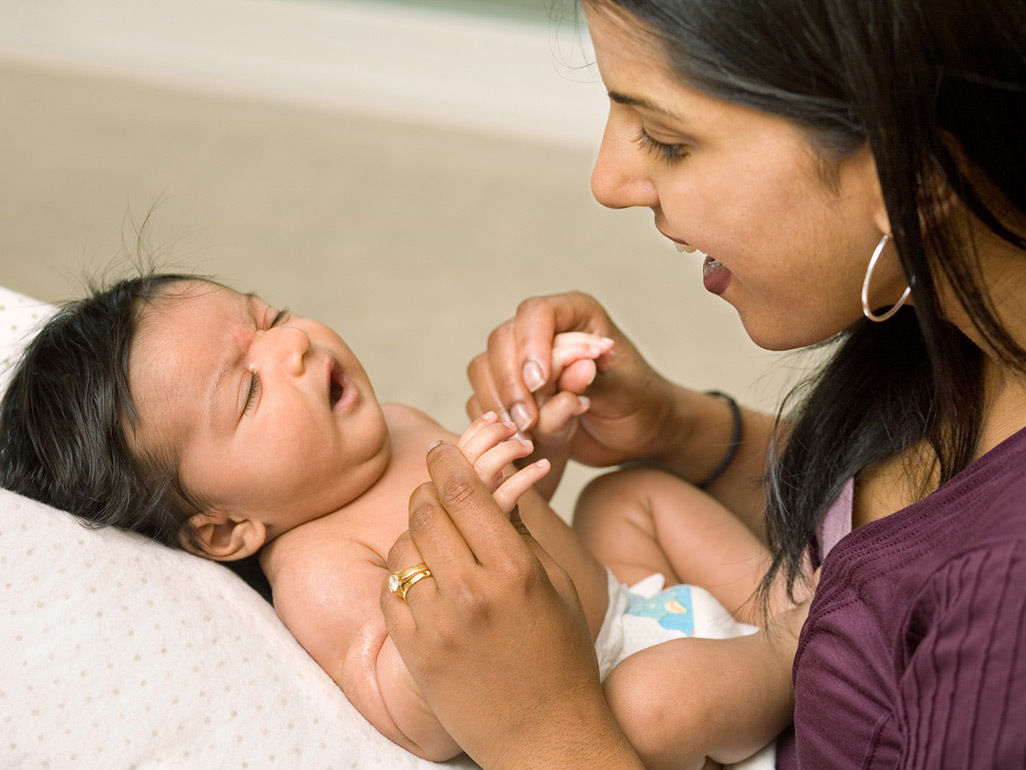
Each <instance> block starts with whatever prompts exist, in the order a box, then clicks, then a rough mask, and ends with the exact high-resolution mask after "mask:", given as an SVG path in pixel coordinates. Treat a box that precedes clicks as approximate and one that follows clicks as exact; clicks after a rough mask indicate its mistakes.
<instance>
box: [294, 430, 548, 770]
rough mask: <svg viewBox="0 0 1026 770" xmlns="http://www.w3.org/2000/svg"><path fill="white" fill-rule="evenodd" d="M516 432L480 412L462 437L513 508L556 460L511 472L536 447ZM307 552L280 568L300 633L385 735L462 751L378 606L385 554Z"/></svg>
mask: <svg viewBox="0 0 1026 770" xmlns="http://www.w3.org/2000/svg"><path fill="white" fill-rule="evenodd" d="M511 433H512V431H511V430H510V429H509V427H508V426H507V425H505V424H502V423H498V422H497V420H496V418H495V415H494V414H489V415H486V416H484V417H482V418H479V419H478V420H475V422H474V424H473V425H472V426H471V427H470V428H469V429H468V430H467V432H466V433H465V434H464V435H463V437H462V439H461V440H460V447H461V449H462V450H463V452H464V454H466V455H467V457H468V459H469V460H470V461H471V463H472V464H473V465H474V468H475V470H476V471H477V473H478V474H479V475H480V476H481V478H482V480H483V481H484V482H485V483H486V484H487V485H488V486H489V488H490V489H491V490H492V493H493V495H494V496H495V499H496V501H497V502H498V503H499V505H500V506H501V507H502V509H503V510H504V511H506V512H507V513H508V512H510V511H512V510H513V507H514V506H515V505H516V504H517V501H518V500H519V498H520V496H521V495H522V494H524V492H526V491H527V490H528V489H529V488H530V486H531V484H532V483H533V482H534V481H535V480H536V479H537V478H540V477H541V476H543V475H544V473H545V471H546V470H547V467H548V463H547V461H540V462H539V463H534V464H532V465H530V466H528V467H526V468H524V469H522V470H519V471H517V472H516V473H514V474H512V475H510V477H509V478H506V477H505V476H504V469H506V468H507V467H509V465H510V463H512V462H513V461H514V460H516V459H519V458H522V457H524V456H526V455H527V454H529V453H530V451H531V444H530V442H526V443H525V442H522V441H519V440H512V441H507V440H506V439H508V438H509V437H510V435H511ZM342 548H348V550H347V551H343V550H342ZM325 554H327V556H326V555H325ZM303 556H304V555H302V554H293V555H291V556H290V558H289V560H288V563H289V564H290V565H292V564H298V565H299V566H298V567H297V568H294V569H290V570H288V571H287V572H282V573H279V576H278V579H277V581H276V584H275V589H276V590H275V609H276V610H277V611H278V614H279V616H280V617H281V618H282V621H283V622H284V623H285V625H286V626H288V628H289V630H290V631H292V633H293V635H294V636H295V637H296V639H298V640H299V642H300V644H302V645H303V647H304V648H306V650H307V651H308V652H309V653H310V655H311V656H312V657H313V658H314V660H316V661H317V663H318V664H319V665H320V666H321V667H322V668H323V669H324V670H325V671H326V672H327V673H328V674H329V676H331V678H332V679H333V680H335V682H336V684H338V685H339V687H340V688H341V689H342V691H343V692H344V693H345V694H346V697H347V698H349V700H350V702H352V704H353V705H354V706H355V707H356V709H357V710H358V711H359V712H360V713H361V714H362V715H363V716H364V718H366V719H367V721H369V722H370V723H371V724H372V725H374V727H375V728H377V729H378V731H380V732H381V733H382V734H383V735H385V736H386V737H388V738H389V739H391V740H392V741H394V742H395V743H397V744H399V745H400V746H402V747H403V748H405V749H406V750H408V751H410V752H412V753H414V754H417V755H418V756H421V757H424V758H426V759H430V760H433V761H439V762H440V761H445V760H447V759H450V758H451V757H453V756H456V755H457V754H459V752H460V748H459V746H458V745H457V744H456V743H455V741H453V740H452V738H451V737H450V736H449V734H448V733H447V732H446V731H445V729H444V728H443V727H442V725H441V724H440V723H439V721H438V720H437V718H436V717H435V715H434V712H433V711H432V710H431V708H430V707H429V706H428V704H427V702H426V701H425V700H424V698H423V696H422V695H421V693H420V690H419V688H418V687H417V685H416V684H415V683H414V681H413V679H412V677H411V676H410V674H409V672H408V671H407V669H406V666H405V664H404V663H403V661H402V658H400V656H399V653H398V651H397V650H396V648H395V645H394V644H393V643H392V640H391V639H390V638H389V636H388V634H387V632H386V630H385V626H384V619H383V617H382V615H381V610H380V607H379V606H378V597H379V594H380V590H381V584H382V582H383V581H384V580H385V578H386V577H387V571H386V570H385V568H384V566H385V565H384V562H383V560H382V558H381V556H380V555H378V554H376V553H374V552H372V550H371V549H369V548H368V549H366V550H364V551H359V552H354V551H353V546H352V543H351V542H348V541H342V542H341V543H340V547H339V548H338V549H334V548H333V547H332V544H331V543H324V542H322V543H320V544H319V550H318V551H317V552H316V553H313V554H310V555H309V556H310V557H312V558H303ZM417 589H418V587H416V586H415V587H413V588H412V589H411V591H416V590H417ZM279 597H280V598H281V601H280V602H279ZM454 663H456V662H454ZM456 665H458V664H456ZM454 675H458V668H454Z"/></svg>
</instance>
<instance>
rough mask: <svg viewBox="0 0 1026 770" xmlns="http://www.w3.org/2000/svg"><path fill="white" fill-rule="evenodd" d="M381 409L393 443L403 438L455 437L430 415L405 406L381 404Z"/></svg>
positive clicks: (435, 438)
mask: <svg viewBox="0 0 1026 770" xmlns="http://www.w3.org/2000/svg"><path fill="white" fill-rule="evenodd" d="M381 409H382V411H383V412H384V413H385V422H386V423H387V425H388V432H389V435H390V436H391V437H392V440H393V441H395V440H397V439H398V440H402V439H403V438H421V439H424V438H429V439H430V440H432V441H437V440H439V439H445V440H451V439H453V438H455V436H456V434H454V433H453V432H452V431H449V430H446V429H445V428H444V427H442V425H441V424H440V423H439V422H438V421H437V420H435V419H434V418H433V417H431V416H430V415H428V414H425V413H424V412H422V411H420V410H419V409H417V408H415V407H412V406H409V405H407V404H382V405H381Z"/></svg>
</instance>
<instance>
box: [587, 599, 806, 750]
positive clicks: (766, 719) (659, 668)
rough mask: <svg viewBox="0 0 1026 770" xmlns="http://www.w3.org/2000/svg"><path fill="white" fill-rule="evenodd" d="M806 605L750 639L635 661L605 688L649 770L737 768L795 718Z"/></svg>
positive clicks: (674, 644)
mask: <svg viewBox="0 0 1026 770" xmlns="http://www.w3.org/2000/svg"><path fill="white" fill-rule="evenodd" d="M807 614H808V601H806V602H804V603H803V604H801V605H799V606H798V607H795V608H793V609H791V610H789V611H787V612H785V613H782V614H780V615H778V616H777V617H775V618H773V620H772V621H771V622H770V624H769V626H767V628H766V629H763V630H762V631H760V632H758V633H756V634H753V635H751V636H742V637H735V638H733V639H694V638H691V639H676V640H674V641H671V642H666V643H663V644H658V645H656V646H654V647H649V648H648V649H645V650H642V651H641V652H638V653H635V654H634V655H631V656H630V657H629V658H627V659H626V660H624V661H623V662H622V663H621V664H620V665H619V666H617V667H616V668H615V669H613V671H612V673H611V674H610V675H609V677H608V678H607V679H606V681H605V684H604V685H603V686H604V688H605V692H606V699H607V700H608V702H609V706H610V708H611V709H612V711H613V715H614V716H615V717H616V720H617V722H619V724H620V726H621V727H622V728H623V730H624V733H625V735H626V736H627V738H628V740H629V741H630V742H631V744H632V745H633V746H634V749H635V751H637V752H638V754H639V755H640V756H641V758H642V760H643V761H644V763H645V767H647V768H675V769H676V768H680V769H682V770H699V768H703V767H707V766H708V765H707V763H708V761H709V760H712V761H714V762H717V763H721V764H727V763H735V762H740V761H741V760H743V759H746V758H747V757H749V756H751V755H752V754H754V753H755V752H757V751H758V750H759V749H761V748H762V747H763V746H765V745H766V744H767V743H769V742H770V741H772V740H773V739H774V738H775V737H776V736H777V735H778V734H779V733H780V732H781V730H783V729H784V728H785V727H787V725H788V724H790V723H791V720H792V718H793V712H794V690H793V687H792V684H791V668H792V664H793V661H794V655H795V651H796V650H797V644H798V634H799V631H800V630H801V626H802V624H803V623H804V622H805V617H806V615H807Z"/></svg>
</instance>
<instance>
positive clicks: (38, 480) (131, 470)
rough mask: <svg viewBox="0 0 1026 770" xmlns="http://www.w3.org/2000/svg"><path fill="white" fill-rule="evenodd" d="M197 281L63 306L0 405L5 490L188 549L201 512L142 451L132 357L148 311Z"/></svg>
mask: <svg viewBox="0 0 1026 770" xmlns="http://www.w3.org/2000/svg"><path fill="white" fill-rule="evenodd" d="M188 280H197V277H196V276H189V275H179V274H173V273H152V272H151V273H147V274H144V275H140V276H138V277H134V278H128V279H123V280H119V281H117V282H116V283H113V284H112V285H110V286H109V287H106V288H104V287H99V286H92V287H90V290H89V294H88V296H87V297H86V298H84V299H81V300H77V301H74V302H69V303H67V304H66V305H63V306H62V307H61V308H60V309H59V310H58V311H57V313H56V315H54V316H53V318H52V319H51V320H50V321H48V322H47V323H46V324H45V325H44V326H43V328H42V329H41V330H40V331H39V333H38V334H37V335H36V336H35V338H34V339H33V340H32V341H31V342H30V343H29V344H28V346H27V347H26V349H25V351H24V354H23V355H22V358H21V360H20V361H19V362H18V364H17V366H16V368H15V370H14V373H13V377H12V379H11V382H10V385H9V387H8V389H7V392H6V393H5V395H4V398H3V402H2V404H0V486H2V487H4V488H5V489H9V490H12V491H14V492H17V493H19V494H22V495H25V496H26V497H30V498H33V499H35V500H39V501H40V502H43V503H46V504H47V505H51V506H53V507H55V508H59V509H61V510H64V511H68V512H70V513H73V514H75V515H76V516H78V517H80V518H81V519H82V520H84V521H86V522H88V523H89V524H91V525H92V526H96V527H103V526H113V527H117V528H119V529H124V530H129V531H132V532H139V533H142V534H144V535H146V536H148V537H150V538H152V539H154V540H156V541H158V542H160V543H164V544H165V545H169V546H172V547H178V546H179V540H178V538H179V533H180V532H182V531H185V532H188V529H187V526H188V524H187V522H188V518H189V516H190V515H192V514H193V513H196V512H197V510H198V508H197V506H196V505H195V504H194V503H192V502H191V501H190V500H189V497H188V495H187V494H186V493H185V490H183V489H182V487H181V485H180V484H179V481H178V474H177V470H176V466H177V463H176V462H174V458H172V457H168V456H166V454H164V456H161V455H162V453H154V452H150V453H141V452H139V451H133V450H132V447H131V444H130V435H131V433H132V432H133V431H134V430H135V428H136V426H137V425H138V416H137V414H136V410H135V406H134V404H133V402H132V396H131V393H130V392H129V387H128V357H129V350H130V348H131V343H132V340H133V339H134V337H135V334H136V332H137V331H138V326H139V322H140V318H141V314H142V310H143V308H144V307H145V306H147V305H149V304H151V303H153V302H154V301H155V300H157V299H159V298H160V297H161V296H163V295H164V293H165V290H166V289H167V287H169V286H170V285H171V284H174V283H179V282H181V281H188Z"/></svg>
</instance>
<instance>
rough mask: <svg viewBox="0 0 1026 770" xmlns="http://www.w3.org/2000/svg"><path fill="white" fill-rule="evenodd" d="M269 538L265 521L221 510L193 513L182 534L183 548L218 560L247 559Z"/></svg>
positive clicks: (180, 540) (179, 538)
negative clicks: (245, 517) (241, 517)
mask: <svg viewBox="0 0 1026 770" xmlns="http://www.w3.org/2000/svg"><path fill="white" fill-rule="evenodd" d="M189 528H191V530H192V533H191V535H190V533H189V531H188V529H189ZM266 541H267V528H266V527H265V526H264V524H263V522H260V521H255V520H253V519H240V518H233V517H232V516H229V515H228V514H225V513H221V512H219V511H208V512H206V513H196V514H193V515H192V516H190V517H189V521H188V523H187V525H186V527H183V528H182V530H181V531H180V532H179V533H178V542H179V543H180V544H181V546H182V548H184V549H185V550H186V551H189V552H190V553H194V554H196V555H197V556H202V557H203V558H205V559H212V560H214V561H236V560H238V559H245V558H246V557H247V556H252V555H253V554H255V553H256V552H257V551H259V550H260V549H261V548H262V547H263V545H264V543H265V542H266Z"/></svg>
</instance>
